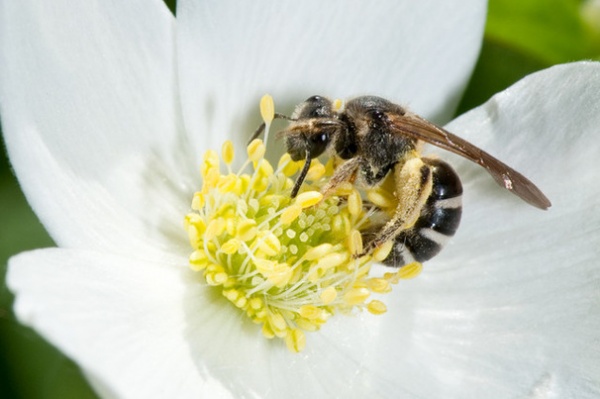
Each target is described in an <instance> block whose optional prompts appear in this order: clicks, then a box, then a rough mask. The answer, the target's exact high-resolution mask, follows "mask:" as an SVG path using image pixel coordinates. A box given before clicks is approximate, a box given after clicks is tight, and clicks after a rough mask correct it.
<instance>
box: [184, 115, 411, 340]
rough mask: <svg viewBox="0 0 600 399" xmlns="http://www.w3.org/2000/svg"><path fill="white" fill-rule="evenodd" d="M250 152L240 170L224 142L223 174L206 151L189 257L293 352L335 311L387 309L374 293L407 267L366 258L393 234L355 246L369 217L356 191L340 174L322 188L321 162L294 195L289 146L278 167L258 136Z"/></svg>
mask: <svg viewBox="0 0 600 399" xmlns="http://www.w3.org/2000/svg"><path fill="white" fill-rule="evenodd" d="M262 107H263V105H262V104H261V108H262ZM270 107H271V106H269V105H268V104H267V105H265V109H266V116H264V118H265V121H269V117H268V116H269V115H272V112H273V111H272V109H271V111H269V108H270ZM270 120H272V116H271V119H270ZM247 153H248V158H249V160H250V162H246V163H245V165H246V166H251V167H252V168H253V171H252V172H251V173H244V171H239V172H237V173H236V172H234V171H231V170H230V168H231V164H232V163H233V159H234V150H233V145H232V144H231V142H227V143H225V144H223V148H222V151H221V154H222V158H223V164H224V165H225V166H226V169H227V171H226V173H224V174H222V173H221V170H220V159H219V157H218V155H217V153H216V152H214V151H208V152H207V153H206V154H205V156H204V160H203V163H202V166H201V168H200V171H201V175H202V178H203V186H202V188H201V190H199V191H198V192H197V193H196V194H194V197H193V199H192V211H191V213H189V214H188V215H186V217H185V219H184V227H185V229H186V232H187V234H188V238H189V241H190V245H191V246H192V252H191V255H190V257H189V262H190V267H191V268H192V269H193V270H195V271H196V272H198V274H197V275H198V276H199V277H201V278H203V279H204V280H205V284H208V285H209V286H213V287H214V289H218V290H220V291H221V293H222V296H223V298H224V299H226V300H227V301H229V302H231V303H232V304H233V306H235V307H236V308H237V309H239V311H240V312H242V314H245V315H246V316H247V317H248V318H250V319H251V320H252V321H253V322H254V323H257V324H259V325H261V326H262V334H263V335H264V336H265V337H266V338H269V339H271V338H280V339H282V340H284V341H285V344H286V346H287V347H288V349H289V350H290V351H292V352H299V351H301V350H302V349H303V348H304V347H305V345H306V335H305V332H312V331H317V330H319V329H320V327H321V326H322V325H323V324H324V323H325V322H327V320H328V319H329V318H330V317H331V316H333V315H334V314H336V313H348V312H351V311H352V310H353V309H366V310H368V311H369V312H371V313H373V314H381V313H384V312H385V305H384V304H383V303H381V302H380V301H378V300H370V301H369V298H370V295H371V293H386V292H388V291H389V286H390V285H389V283H390V282H393V280H394V279H399V278H405V276H408V275H411V273H409V272H408V270H407V271H404V268H402V269H401V272H402V277H400V273H398V274H394V275H393V276H387V277H386V278H383V279H374V278H370V277H369V269H370V262H371V261H372V260H373V258H378V259H383V258H385V256H387V254H388V253H389V251H390V249H391V246H389V245H387V244H385V245H382V246H381V247H380V248H378V249H376V250H375V251H374V253H373V255H370V254H367V255H365V256H362V257H360V258H359V259H356V258H355V257H354V256H353V255H357V254H360V253H362V251H363V248H362V236H361V230H360V228H361V225H360V224H359V223H364V220H365V219H366V218H367V216H366V215H365V213H366V210H365V209H366V207H364V206H363V204H362V200H361V198H360V194H359V192H358V191H357V190H356V189H355V188H354V187H353V186H352V185H351V184H341V185H340V186H341V187H340V188H338V190H336V193H334V195H331V196H329V197H328V198H323V195H322V194H321V189H322V188H323V186H324V185H325V184H326V183H327V176H330V175H331V173H332V169H331V166H328V167H326V166H323V165H322V164H321V163H320V162H315V163H314V164H313V165H312V166H311V170H312V171H309V173H311V176H309V177H310V179H306V180H305V182H304V183H303V185H302V188H301V192H300V193H299V194H298V196H297V197H296V198H294V199H292V198H290V193H291V189H292V187H293V174H294V173H297V171H298V168H297V165H298V163H297V162H292V161H291V159H290V158H289V155H287V154H286V155H285V156H284V157H282V159H281V160H280V161H279V163H278V167H277V170H274V169H273V167H272V166H271V164H270V163H269V162H268V161H267V160H265V159H264V154H265V146H264V143H263V142H262V141H261V140H258V139H257V140H254V141H253V142H252V143H250V144H249V145H248V148H247ZM328 165H332V163H331V162H328ZM328 168H329V169H328ZM344 197H347V198H344ZM392 197H393V196H392ZM361 221H362V222H361ZM384 247H385V248H384Z"/></svg>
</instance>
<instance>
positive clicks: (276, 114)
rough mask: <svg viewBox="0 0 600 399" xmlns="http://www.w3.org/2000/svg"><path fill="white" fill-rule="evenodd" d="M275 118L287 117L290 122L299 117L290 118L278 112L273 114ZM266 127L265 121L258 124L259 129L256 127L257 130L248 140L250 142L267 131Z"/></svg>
mask: <svg viewBox="0 0 600 399" xmlns="http://www.w3.org/2000/svg"><path fill="white" fill-rule="evenodd" d="M273 119H285V120H286V121H290V122H293V121H296V120H297V119H293V118H290V117H289V116H287V115H283V114H278V113H275V114H273ZM265 127H266V123H265V122H263V123H261V124H260V125H259V126H258V129H256V131H255V132H254V134H252V136H250V140H248V144H250V143H251V142H253V141H254V139H256V138H258V136H260V135H261V134H262V133H263V132H264V131H265Z"/></svg>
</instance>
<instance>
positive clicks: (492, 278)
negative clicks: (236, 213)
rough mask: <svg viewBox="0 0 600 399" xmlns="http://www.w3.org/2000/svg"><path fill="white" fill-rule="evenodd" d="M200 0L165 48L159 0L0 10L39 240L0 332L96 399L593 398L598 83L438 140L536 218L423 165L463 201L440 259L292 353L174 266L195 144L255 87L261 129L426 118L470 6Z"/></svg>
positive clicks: (448, 102) (599, 350)
mask: <svg viewBox="0 0 600 399" xmlns="http://www.w3.org/2000/svg"><path fill="white" fill-rule="evenodd" d="M207 3H208V2H200V1H193V0H188V1H180V3H179V9H178V21H177V29H178V30H177V33H175V21H174V19H173V18H172V17H171V16H170V15H169V13H168V11H167V10H166V9H165V8H164V6H163V5H162V3H161V2H160V1H158V0H156V1H130V2H119V3H118V4H116V3H115V4H110V5H109V4H108V3H107V2H101V1H98V2H97V3H95V2H92V1H86V2H68V1H66V0H63V1H59V0H54V1H52V2H49V1H47V0H21V1H18V2H4V3H3V4H2V16H3V22H2V24H0V29H1V32H0V106H1V109H0V110H1V112H2V123H3V129H4V132H5V136H6V137H5V138H6V142H7V147H8V151H9V155H10V158H11V161H12V163H13V165H14V168H15V171H16V173H17V176H18V178H19V180H20V182H21V184H22V186H23V189H24V191H25V193H26V195H27V197H28V200H29V202H30V203H31V204H32V206H33V208H34V210H35V211H36V213H37V214H38V216H39V217H40V218H41V220H42V221H43V223H44V224H45V226H46V228H47V229H48V230H49V232H50V233H51V235H52V237H53V238H54V239H55V240H56V242H57V243H58V244H59V246H60V248H59V249H45V250H38V251H33V252H29V253H25V254H22V255H19V256H16V257H14V258H12V259H11V261H10V265H9V275H8V283H9V285H10V287H11V288H12V290H13V291H14V292H15V293H16V298H17V299H16V312H17V314H18V315H19V317H20V319H21V321H22V322H24V323H25V324H28V325H31V326H33V327H34V328H36V329H37V330H38V331H39V332H40V333H42V334H43V335H44V336H45V337H46V338H48V339H49V340H50V341H51V342H53V343H54V344H55V345H57V346H58V347H59V348H61V349H62V350H63V351H64V352H65V353H66V354H67V355H68V356H70V357H72V358H73V359H75V360H76V361H77V362H78V363H79V364H80V365H81V367H82V368H83V370H84V371H85V373H86V374H87V375H88V376H89V378H90V381H91V382H92V384H93V385H94V387H95V388H96V389H97V390H98V392H99V393H101V394H102V395H105V396H117V397H272V398H278V397H294V396H295V397H335V396H339V397H365V396H366V395H370V396H374V397H406V398H409V397H419V398H435V397H445V398H452V397H456V398H465V397H473V398H478V397H486V398H494V397H498V398H506V397H519V398H520V397H535V398H538V397H560V398H565V397H578V398H582V397H584V398H585V397H590V398H591V397H596V396H598V394H600V377H599V376H600V345H598V341H599V339H600V336H599V333H598V331H600V292H599V291H600V267H599V266H598V264H599V261H598V259H597V258H598V256H599V255H600V253H599V251H598V247H599V244H600V227H599V226H600V213H599V212H598V211H597V209H595V208H596V205H595V204H596V203H597V201H598V197H599V196H600V188H599V187H600V186H599V185H598V184H597V179H596V176H597V170H599V167H600V158H599V157H598V150H597V141H598V140H599V139H598V136H597V132H598V126H600V65H598V64H597V63H579V64H572V65H564V66H559V67H555V68H552V69H550V70H547V71H544V72H541V73H538V74H536V75H533V76H530V77H528V78H527V79H525V80H523V81H522V82H520V83H518V84H516V85H515V86H514V87H512V88H510V89H508V90H507V91H505V92H503V93H501V94H499V95H498V96H496V97H494V98H493V99H492V100H490V102H488V103H487V104H485V105H484V106H482V107H480V108H477V109H476V110H474V111H472V112H470V113H468V114H466V115H464V116H462V117H461V118H459V119H457V120H456V121H454V122H453V123H451V124H450V125H448V128H449V129H450V130H451V131H454V132H456V133H458V134H459V135H461V136H462V137H464V138H466V139H468V140H469V141H471V142H473V143H475V144H477V145H479V146H481V147H482V148H485V149H486V150H488V151H489V152H491V153H492V154H494V155H496V156H498V157H499V158H500V159H502V160H504V161H506V162H507V163H509V164H510V165H511V166H514V167H515V168H516V169H518V170H520V171H522V172H523V173H524V174H526V175H527V176H528V177H530V178H531V179H532V180H533V181H534V182H535V183H537V184H538V185H539V186H540V188H542V190H543V191H544V192H545V193H546V194H547V195H548V197H549V198H550V199H551V200H552V201H553V207H552V208H551V209H550V210H549V211H547V212H542V211H539V210H537V209H534V208H532V207H529V206H527V205H526V204H524V203H522V201H520V200H518V199H517V198H515V197H514V196H511V195H510V194H507V193H505V192H504V191H503V190H501V189H499V188H497V187H496V186H495V184H494V183H493V181H492V179H491V178H490V177H489V176H488V175H487V174H486V173H485V172H484V171H482V170H481V168H479V167H477V166H475V165H473V164H471V163H468V162H466V161H463V160H461V159H458V158H457V157H453V156H451V155H448V154H445V153H444V154H442V156H444V157H445V158H448V159H450V160H451V162H453V163H454V164H455V165H457V169H458V171H459V173H460V175H461V177H462V179H463V183H464V186H465V198H464V202H465V204H464V208H465V209H464V218H463V222H462V226H461V229H460V230H459V232H458V233H457V235H456V237H455V239H454V240H453V242H452V243H451V244H450V245H449V246H448V248H447V249H445V250H444V252H443V253H442V255H440V256H439V258H436V259H435V260H433V261H431V262H429V263H428V264H427V265H426V269H425V271H424V273H423V274H422V275H421V276H420V277H419V278H418V279H416V280H411V281H410V282H407V283H404V284H401V285H400V286H398V287H397V288H396V289H395V291H394V292H393V293H391V294H389V295H388V296H387V298H386V299H387V304H388V313H387V314H386V315H384V316H377V317H375V316H370V315H368V314H365V315H361V316H359V317H355V318H335V319H333V320H331V321H330V323H328V324H327V325H326V326H325V327H324V328H323V329H322V330H321V331H320V332H318V333H315V334H312V335H311V336H310V337H309V342H308V344H307V348H306V349H305V351H304V352H302V354H300V355H296V354H291V353H289V352H288V351H287V350H286V349H285V348H284V347H283V346H282V345H280V344H279V343H278V342H272V341H267V340H264V339H263V338H261V337H260V332H259V331H258V329H256V327H255V326H254V325H252V324H251V323H249V322H246V321H244V320H242V319H241V318H240V317H239V313H238V312H237V310H236V309H235V308H234V307H233V306H230V305H229V304H227V303H226V302H225V301H223V299H222V298H221V297H220V295H214V294H213V292H212V291H210V290H209V289H207V287H203V286H200V285H198V284H197V282H196V280H195V278H194V277H193V275H192V272H191V271H189V269H188V267H187V256H188V252H189V250H188V243H187V238H186V237H185V234H184V232H183V229H182V228H181V220H182V217H183V215H185V214H186V212H187V211H188V209H189V202H190V199H191V197H192V193H193V190H194V189H195V188H196V187H197V186H198V185H199V182H198V181H197V178H196V176H197V168H198V166H199V165H200V156H201V154H202V152H203V150H205V149H207V148H211V147H212V148H219V146H220V145H221V143H222V141H223V139H224V138H225V137H226V136H229V137H233V138H235V139H236V140H235V141H237V142H238V144H241V143H242V142H243V141H244V139H245V137H247V133H248V132H250V131H251V129H252V127H253V126H255V125H256V124H257V122H258V119H257V118H255V116H254V115H255V113H257V112H256V111H255V109H256V103H257V101H258V98H259V97H260V95H262V94H263V93H265V92H267V91H268V92H270V93H271V94H273V96H274V97H275V98H276V99H277V100H278V103H279V104H283V105H284V109H283V111H285V108H290V107H291V106H292V105H293V104H294V103H296V102H299V101H301V100H303V99H304V98H305V97H308V96H309V95H312V94H324V95H330V96H332V97H341V98H345V97H348V96H353V95H358V94H367V93H368V94H377V95H382V96H384V97H387V98H390V99H392V100H394V101H397V102H402V103H407V105H409V106H410V107H411V108H412V109H413V110H414V111H416V112H418V113H420V114H423V115H424V116H426V117H429V118H434V119H437V120H444V118H446V117H448V115H450V114H451V112H452V105H453V104H454V103H455V100H456V99H457V98H458V97H459V95H460V92H461V89H462V88H463V87H464V84H465V82H466V80H467V79H468V75H469V72H470V68H471V67H472V65H473V63H474V60H475V58H476V55H477V49H478V45H479V41H480V39H481V32H482V26H483V18H484V13H485V9H484V5H483V4H482V2H479V1H475V0H472V1H458V0H456V1H452V2H448V1H445V2H442V1H430V2H421V3H419V4H418V5H417V4H416V3H415V2H408V1H406V2H389V3H386V4H383V3H377V5H375V4H374V3H367V2H356V3H350V2H348V1H344V2H342V1H338V2H327V3H325V2H323V3H321V2H316V1H314V2H308V1H303V2H294V3H292V2H286V3H283V4H284V6H282V5H281V4H282V3H275V2H273V3H268V4H267V3H265V4H262V3H261V4H260V5H261V6H262V7H258V6H257V5H256V2H253V3H250V2H245V3H242V2H230V1H219V2H214V4H207ZM279 7H283V8H284V9H285V11H283V12H282V11H281V10H277V8H279ZM176 38H177V42H176V40H175V39H176ZM183 126H185V129H184V127H183ZM251 126H252V127H251Z"/></svg>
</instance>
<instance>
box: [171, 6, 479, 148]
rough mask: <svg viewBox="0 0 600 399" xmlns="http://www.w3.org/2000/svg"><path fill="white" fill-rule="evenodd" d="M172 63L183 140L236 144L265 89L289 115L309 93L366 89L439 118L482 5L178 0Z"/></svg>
mask: <svg viewBox="0 0 600 399" xmlns="http://www.w3.org/2000/svg"><path fill="white" fill-rule="evenodd" d="M177 5H178V8H177V28H178V29H177V31H178V66H179V71H180V83H181V86H180V91H181V96H182V103H183V111H184V119H185V124H186V128H187V129H188V131H189V133H190V135H191V137H190V140H194V139H197V138H202V139H203V140H204V139H205V138H206V137H207V136H208V137H209V138H210V140H211V147H213V148H218V147H219V146H220V143H221V141H222V135H224V134H225V135H233V136H234V137H239V138H240V140H237V141H239V142H243V141H244V140H245V139H246V138H247V137H248V136H249V135H250V133H251V132H253V131H254V129H255V128H256V126H257V125H258V123H259V122H260V120H259V116H258V111H257V110H258V100H259V99H260V97H261V96H262V95H263V94H265V93H269V94H271V95H272V96H273V97H274V99H275V102H276V108H277V111H278V112H283V113H288V114H289V113H291V111H292V110H293V107H294V106H295V105H296V104H298V103H299V102H301V101H303V100H305V99H306V98H308V97H309V96H312V95H315V94H319V95H323V96H330V97H334V98H336V97H337V98H341V99H346V98H349V97H352V96H357V95H364V94H374V95H380V96H382V97H386V98H389V99H390V100H393V101H395V102H398V103H406V102H410V103H408V104H406V105H408V106H410V107H411V109H413V111H415V112H418V113H421V114H423V115H424V116H427V117H430V118H435V119H436V120H438V121H447V120H448V119H449V117H450V116H451V115H452V113H453V111H454V107H455V105H456V103H457V101H458V100H459V99H460V95H461V94H462V91H463V89H464V87H465V85H466V83H467V82H468V79H469V77H470V75H471V71H472V69H473V67H474V65H475V61H476V59H477V55H478V53H479V48H480V45H481V40H482V35H483V27H484V23H485V13H486V5H487V2H485V1H480V0H468V1H465V0H453V1H440V0H429V1H421V2H414V1H397V0H396V1H379V2H377V3H376V4H374V3H371V2H366V1H348V0H335V1H327V2H323V1H319V0H306V1H302V2H297V1H289V0H287V1H277V2H240V1H235V0H225V1H223V0H220V1H201V0H180V1H178V3H177Z"/></svg>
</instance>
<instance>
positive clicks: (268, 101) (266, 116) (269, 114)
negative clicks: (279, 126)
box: [260, 94, 275, 124]
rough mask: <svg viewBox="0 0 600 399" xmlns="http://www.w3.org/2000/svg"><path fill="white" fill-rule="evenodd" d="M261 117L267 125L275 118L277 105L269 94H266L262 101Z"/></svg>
mask: <svg viewBox="0 0 600 399" xmlns="http://www.w3.org/2000/svg"><path fill="white" fill-rule="evenodd" d="M260 116H262V119H263V121H265V123H266V124H269V123H271V122H272V121H273V118H274V117H275V103H274V102H273V97H271V96H270V95H269V94H265V95H264V96H262V98H261V99H260Z"/></svg>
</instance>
